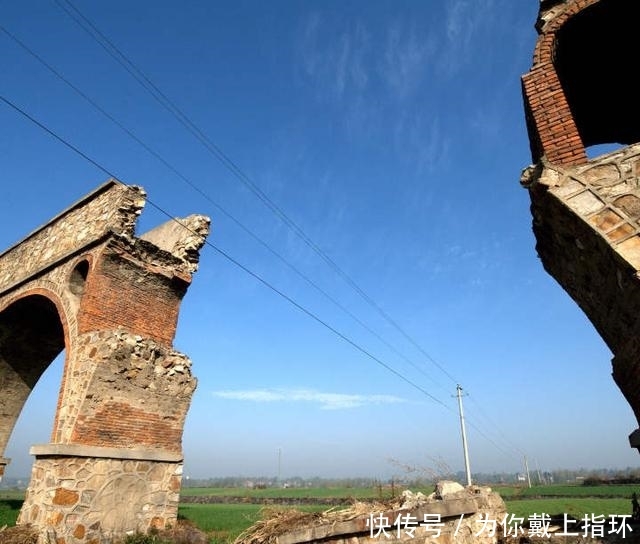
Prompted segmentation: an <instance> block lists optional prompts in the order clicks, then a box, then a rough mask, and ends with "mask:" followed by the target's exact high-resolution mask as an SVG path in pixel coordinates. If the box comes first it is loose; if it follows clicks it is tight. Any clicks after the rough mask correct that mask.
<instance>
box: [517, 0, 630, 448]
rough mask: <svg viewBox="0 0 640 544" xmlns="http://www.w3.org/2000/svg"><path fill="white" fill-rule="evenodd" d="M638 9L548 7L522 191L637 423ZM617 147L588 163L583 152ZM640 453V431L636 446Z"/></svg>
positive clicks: (559, 0)
mask: <svg viewBox="0 0 640 544" xmlns="http://www.w3.org/2000/svg"><path fill="white" fill-rule="evenodd" d="M639 17H640V2H635V1H628V0H564V1H563V0H541V2H540V14H539V17H538V21H537V23H536V29H537V30H538V33H539V38H538V41H537V44H536V48H535V52H534V57H533V66H532V68H531V70H530V71H529V72H528V73H527V74H525V75H524V76H523V78H522V84H523V95H524V103H525V112H526V119H527V127H528V133H529V140H530V145H531V153H532V157H533V162H534V165H533V166H531V167H529V168H527V169H526V170H525V171H524V173H523V176H522V180H521V181H522V184H523V185H524V186H525V187H526V188H528V190H529V194H530V196H531V212H532V215H533V231H534V233H535V236H536V240H537V245H536V249H537V252H538V254H539V256H540V258H541V260H542V264H543V266H544V268H545V269H546V270H547V272H549V274H551V275H552V276H553V277H554V278H555V279H556V280H557V281H558V282H559V283H560V285H561V286H562V287H563V288H564V289H565V290H566V291H567V293H569V295H570V296H571V297H572V298H573V299H574V300H575V302H576V303H577V304H578V305H579V306H580V307H581V308H582V310H583V311H584V312H585V314H586V315H587V316H588V318H589V319H590V320H591V322H592V323H593V325H594V327H595V328H596V329H597V331H598V332H599V334H600V335H601V336H602V338H603V339H604V341H605V342H606V344H607V345H608V347H609V349H610V350H611V351H612V352H613V354H614V358H613V361H612V366H613V378H614V380H615V382H616V384H617V385H618V387H619V388H620V390H621V391H622V393H623V395H624V396H625V397H626V399H627V401H628V402H629V404H630V405H631V408H632V409H633V411H634V414H635V416H636V419H637V420H638V421H639V422H640V366H639V364H640V311H639V309H640V144H639V143H638V142H640V101H638V97H637V93H636V87H635V84H633V83H632V81H635V78H634V72H635V68H636V66H637V64H636V60H637V58H638V55H637V53H638V52H639V51H640V46H639V45H638V40H637V37H636V36H637V23H638V21H639V20H640V18H639ZM597 144H616V145H617V148H616V149H615V150H614V151H610V152H609V153H607V154H605V155H601V156H599V157H597V158H594V159H589V158H588V156H587V153H586V149H587V148H589V147H590V146H594V145H597ZM629 439H630V443H631V446H632V447H635V448H640V429H638V430H635V431H634V432H633V433H632V434H631V435H630V437H629Z"/></svg>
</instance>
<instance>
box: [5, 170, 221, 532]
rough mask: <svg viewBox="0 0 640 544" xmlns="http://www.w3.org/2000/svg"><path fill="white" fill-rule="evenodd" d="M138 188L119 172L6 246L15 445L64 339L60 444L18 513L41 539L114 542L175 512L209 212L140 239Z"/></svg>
mask: <svg viewBox="0 0 640 544" xmlns="http://www.w3.org/2000/svg"><path fill="white" fill-rule="evenodd" d="M144 203H145V193H144V191H143V190H142V189H141V188H139V187H131V186H125V185H123V184H121V183H119V182H117V181H115V180H110V181H108V182H107V183H105V184H104V185H102V186H101V187H99V188H98V189H96V190H95V191H93V192H92V193H90V194H89V195H87V196H85V197H84V198H83V199H82V200H80V201H79V202H77V203H76V204H74V205H73V206H71V207H70V208H69V209H67V210H66V211H64V212H62V213H61V214H60V215H58V216H57V217H55V218H54V219H52V220H51V221H50V222H48V223H47V224H46V225H44V226H42V227H40V228H39V229H37V230H36V231H34V232H33V233H31V234H30V235H29V236H27V237H26V238H25V239H24V240H22V241H21V242H20V243H18V244H16V245H15V246H13V247H11V248H10V249H8V250H6V251H5V252H4V253H2V254H0V475H1V474H2V472H3V471H4V467H5V466H6V464H7V463H8V459H4V458H3V457H2V454H3V453H4V450H5V448H6V445H7V442H8V440H9V436H10V434H11V431H12V429H13V427H14V425H15V422H16V420H17V418H18V416H19V414H20V411H21V410H22V407H23V405H24V403H25V401H26V399H27V397H28V396H29V393H30V392H31V390H32V389H33V387H34V386H35V384H36V382H37V381H38V379H39V378H40V376H41V375H42V373H43V372H44V371H45V369H46V368H47V367H48V365H49V364H50V363H51V362H52V361H53V359H54V358H55V357H56V356H57V355H58V354H60V353H61V352H62V351H63V350H65V361H64V371H63V375H62V383H61V386H60V392H59V396H58V403H57V409H56V414H55V420H54V426H53V431H52V434H51V443H50V444H46V445H38V446H34V447H33V448H32V450H31V453H32V454H33V455H34V456H35V462H34V465H33V470H32V474H31V481H30V484H29V488H28V491H27V496H26V500H25V502H24V505H23V507H22V511H21V512H20V517H19V520H18V523H19V524H32V525H33V526H35V527H36V528H37V529H38V530H39V531H40V534H41V539H40V540H41V542H56V543H57V544H80V543H94V542H96V543H97V542H105V541H108V539H109V538H110V537H112V536H121V535H123V534H124V533H125V532H127V531H143V532H144V531H147V530H148V529H149V528H150V527H164V526H165V525H167V524H171V523H173V522H175V520H176V517H177V506H178V499H179V490H180V482H181V471H182V459H183V457H182V429H183V424H184V420H185V416H186V413H187V409H188V407H189V404H190V401H191V395H192V393H193V391H194V389H195V385H196V381H195V378H194V377H193V376H192V374H191V362H190V361H189V359H188V358H187V357H186V356H185V355H182V354H180V353H177V352H176V351H174V350H173V349H172V341H173V338H174V334H175V330H176V323H177V318H178V309H179V306H180V302H181V299H182V297H183V296H184V294H185V292H186V290H187V287H188V286H189V284H190V282H191V276H192V274H193V272H195V270H196V268H197V263H198V251H199V249H200V248H201V247H202V245H203V243H204V241H205V237H206V236H207V234H208V231H209V219H208V218H206V217H203V216H197V215H194V216H190V217H188V218H185V219H181V220H179V221H178V222H176V221H169V222H167V223H165V224H164V225H161V226H160V227H158V228H156V229H154V230H152V231H150V232H148V233H146V234H144V235H142V236H140V237H135V236H134V228H135V222H136V218H137V216H138V215H139V214H140V212H141V211H142V208H143V206H144Z"/></svg>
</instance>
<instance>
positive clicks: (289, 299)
mask: <svg viewBox="0 0 640 544" xmlns="http://www.w3.org/2000/svg"><path fill="white" fill-rule="evenodd" d="M0 100H1V101H2V102H4V103H5V104H6V105H7V106H9V107H11V108H12V109H13V110H14V111H16V112H17V113H19V114H20V115H22V116H23V117H25V118H26V119H28V120H29V121H30V122H31V123H33V124H35V125H36V126H38V127H39V128H40V129H42V130H44V131H45V132H47V134H49V135H50V136H52V137H53V138H55V139H56V140H57V141H58V142H60V143H61V144H63V145H64V146H65V147H67V148H68V149H70V150H72V151H73V152H74V153H76V154H78V155H79V156H81V157H82V158H83V159H85V160H86V161H88V162H89V163H91V164H92V165H93V166H95V167H96V168H98V169H99V170H101V171H102V172H104V173H105V174H106V175H107V176H109V177H110V178H113V179H114V180H116V181H118V182H119V183H122V184H123V185H126V184H125V183H124V182H122V181H121V180H120V179H119V178H118V176H116V175H115V174H114V173H112V172H111V171H110V170H108V169H107V168H105V167H104V166H102V165H101V164H100V163H99V162H97V161H96V160H94V159H92V158H91V157H89V156H88V155H87V154H86V153H84V152H83V151H81V150H80V149H79V148H77V147H76V146H74V145H73V144H72V143H70V142H69V141H67V140H65V139H64V138H62V137H61V136H59V135H58V134H56V133H55V132H54V131H53V130H51V129H50V128H48V127H47V126H46V125H44V124H43V123H41V122H40V121H38V120H37V119H36V118H34V117H33V116H31V115H30V114H28V113H27V112H26V111H25V110H23V109H22V108H20V107H19V106H17V105H16V104H15V103H13V102H12V101H11V100H9V99H8V98H6V97H4V96H2V95H0ZM147 201H148V202H149V204H151V205H152V206H153V207H154V208H156V209H157V210H158V211H159V212H161V213H162V214H163V215H165V216H166V217H168V218H169V219H170V220H172V221H175V222H176V223H178V224H179V225H180V226H182V227H183V228H185V229H187V230H191V229H189V227H187V226H186V225H184V224H183V223H182V222H181V221H180V220H179V219H177V218H176V217H174V216H173V215H171V214H170V213H169V212H167V211H166V210H164V209H163V208H162V207H161V206H159V205H158V204H156V203H155V202H153V201H152V200H151V199H149V198H147ZM205 244H206V245H207V246H208V247H210V248H211V249H213V250H214V251H216V252H217V253H218V254H219V255H221V256H222V257H224V258H225V259H227V260H228V261H229V262H231V263H232V264H234V265H236V266H237V267H238V268H240V269H241V270H242V271H244V272H245V273H247V274H248V275H250V276H251V277H253V278H254V279H256V280H257V281H259V282H260V283H262V285H264V286H265V287H267V288H268V289H270V290H271V291H273V292H274V293H276V294H277V295H279V296H280V297H282V298H283V299H285V300H286V301H287V302H289V303H290V304H291V305H292V306H294V307H295V308H297V309H298V310H300V311H301V312H303V313H304V314H306V315H307V316H308V317H310V318H311V319H313V320H314V321H316V322H317V323H319V324H320V325H322V326H323V327H325V328H326V329H328V330H329V331H331V332H332V333H333V334H335V335H336V336H338V337H339V338H341V339H342V340H344V341H345V342H347V343H348V344H349V345H351V346H352V347H353V348H355V349H356V350H358V351H359V352H360V353H362V354H363V355H366V356H367V357H369V358H370V359H371V360H373V361H374V362H375V363H377V364H378V365H380V366H382V367H383V368H385V369H386V370H388V371H389V372H391V373H392V374H394V375H395V376H396V377H398V378H400V379H401V380H403V381H404V382H405V383H407V384H409V385H410V386H411V387H413V388H414V389H417V390H418V391H420V392H421V393H423V394H424V395H425V396H427V397H429V398H430V399H431V400H433V401H434V402H436V403H437V404H440V405H441V406H443V407H444V408H446V409H447V410H449V411H453V410H452V408H451V407H449V406H448V405H447V404H445V403H444V402H442V401H441V400H440V399H438V398H437V397H435V396H433V395H432V394H431V393H429V392H428V391H427V390H426V389H424V388H423V387H421V386H420V385H418V384H416V383H415V382H413V381H412V380H410V379H409V378H407V377H406V376H404V375H403V374H401V373H400V372H398V371H397V370H396V369H394V368H393V367H392V366H390V365H389V364H387V363H385V362H384V361H383V360H382V359H380V358H378V357H376V356H375V355H373V354H372V353H371V352H370V351H368V350H367V349H365V348H363V347H362V346H360V345H359V344H358V343H357V342H355V341H354V340H352V339H351V338H349V337H348V336H347V335H346V334H344V333H342V332H340V331H339V330H338V329H336V328H335V327H333V326H332V325H330V324H329V323H328V322H326V321H325V320H323V319H322V318H320V317H318V316H317V315H316V314H315V313H313V312H312V311H311V310H308V309H307V308H306V307H305V306H303V305H302V304H300V303H298V302H297V301H296V300H294V299H293V298H292V297H290V296H289V295H287V294H286V293H285V292H284V291H282V290H280V289H278V288H277V287H276V286H274V285H273V284H272V283H270V282H269V281H267V280H266V279H264V278H263V277H262V276H260V275H259V274H258V273H256V272H253V271H252V270H251V269H249V268H248V267H247V266H245V265H243V264H242V263H240V262H239V261H238V260H236V259H235V258H233V257H232V256H231V255H229V254H228V253H227V252H225V251H224V250H222V249H220V248H219V247H217V246H216V245H215V244H213V243H212V242H210V241H209V240H205Z"/></svg>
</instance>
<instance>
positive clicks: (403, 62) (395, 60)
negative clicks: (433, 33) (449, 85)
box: [380, 22, 436, 101]
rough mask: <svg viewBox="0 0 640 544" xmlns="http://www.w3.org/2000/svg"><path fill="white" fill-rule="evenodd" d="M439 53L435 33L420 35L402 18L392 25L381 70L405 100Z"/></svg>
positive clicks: (397, 94)
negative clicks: (433, 36)
mask: <svg viewBox="0 0 640 544" xmlns="http://www.w3.org/2000/svg"><path fill="white" fill-rule="evenodd" d="M435 53H436V47H435V42H434V41H433V38H432V37H430V36H420V37H418V33H417V32H416V29H415V28H413V27H411V28H406V25H404V24H402V23H400V22H396V23H394V24H393V25H391V27H390V29H389V31H388V34H387V44H386V47H385V50H384V54H383V55H382V62H381V65H380V72H381V75H382V78H383V81H385V83H386V84H387V86H388V87H389V89H390V90H391V91H392V93H393V95H394V97H395V98H396V99H398V100H400V101H402V100H403V99H405V98H406V97H407V96H409V95H410V94H411V93H412V92H413V91H414V90H415V89H417V88H418V86H419V84H420V82H421V81H422V79H423V78H424V75H425V72H426V71H427V69H428V65H429V62H430V59H431V58H432V57H433V56H434V54H435Z"/></svg>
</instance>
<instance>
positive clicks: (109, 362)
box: [56, 330, 196, 453]
mask: <svg viewBox="0 0 640 544" xmlns="http://www.w3.org/2000/svg"><path fill="white" fill-rule="evenodd" d="M71 379H72V380H73V386H71V387H70V392H69V396H68V397H67V399H66V402H65V406H64V407H63V409H62V410H61V413H60V416H59V419H58V429H57V435H56V438H57V440H58V441H59V442H61V443H74V444H86V445H92V446H111V447H138V446H143V447H146V448H150V449H154V448H157V449H160V450H166V451H173V452H176V453H179V452H180V451H181V449H182V443H181V440H182V427H183V425H184V420H185V417H186V415H187V409H188V408H189V403H190V400H191V395H192V394H193V391H194V390H195V387H196V380H195V378H194V377H193V376H192V375H191V361H190V360H189V359H188V358H187V357H186V356H185V355H182V354H181V353H178V352H175V351H172V350H167V349H166V348H165V347H164V346H162V345H160V344H157V343H155V342H153V341H151V340H149V339H144V338H143V337H141V336H139V335H133V334H130V333H127V332H125V331H122V330H120V331H100V332H93V333H87V334H84V335H81V336H80V337H78V340H77V348H76V356H75V358H74V368H73V375H72V377H71Z"/></svg>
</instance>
